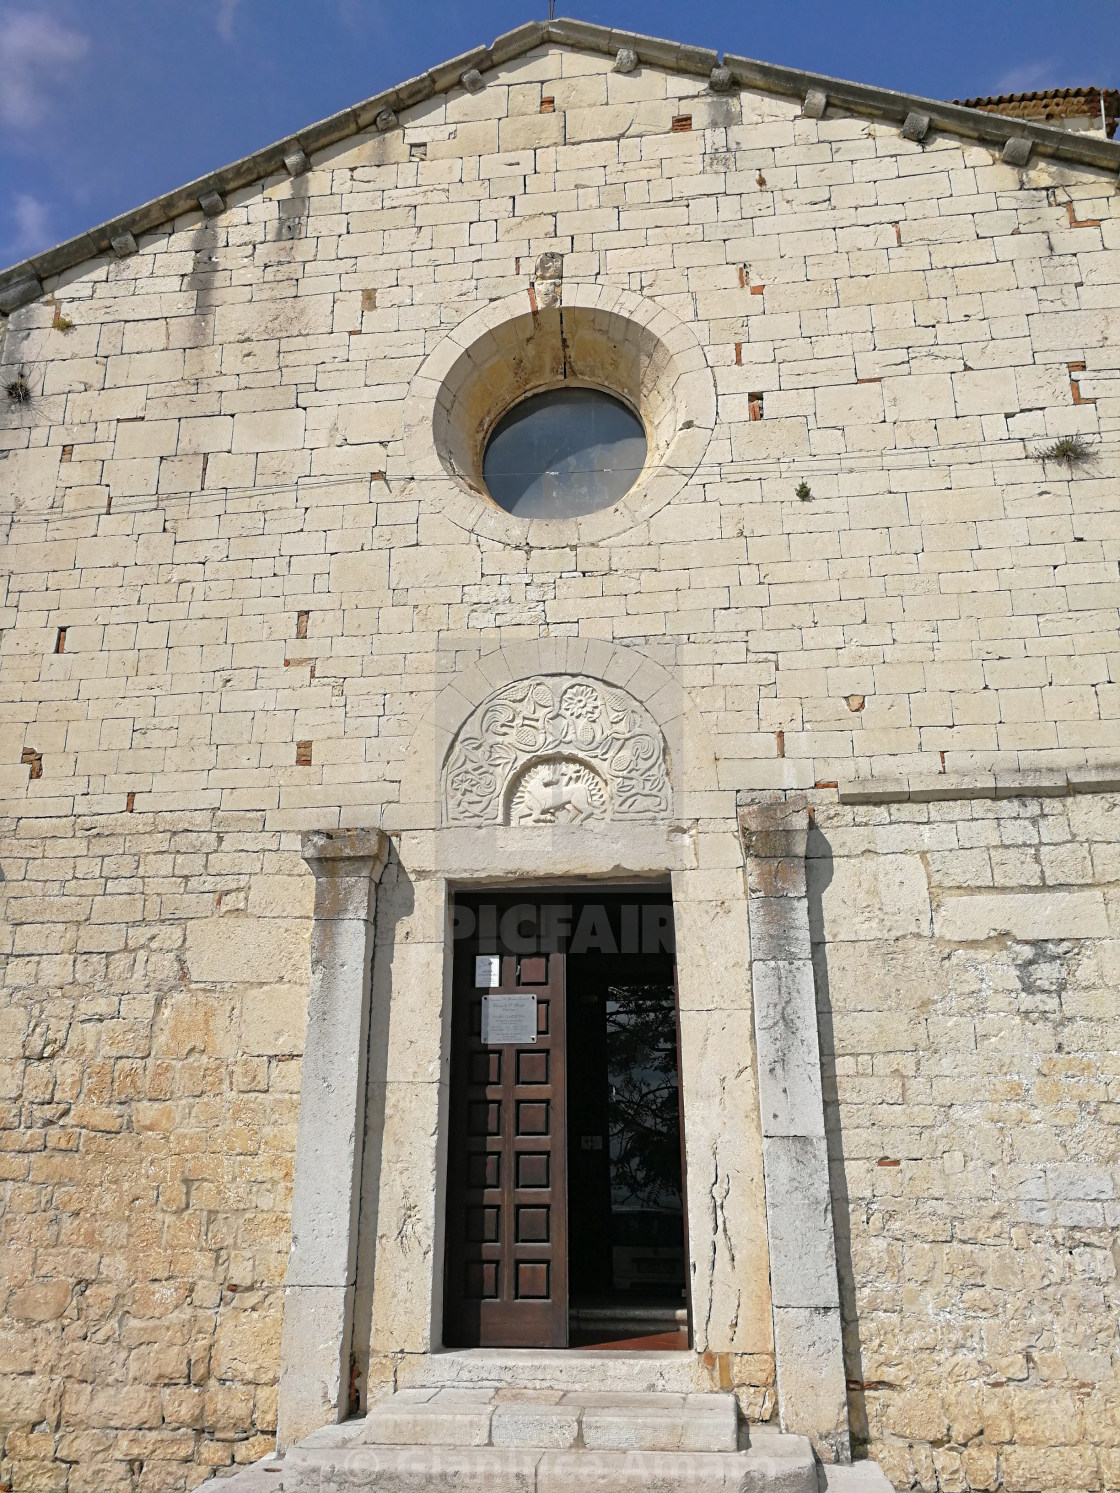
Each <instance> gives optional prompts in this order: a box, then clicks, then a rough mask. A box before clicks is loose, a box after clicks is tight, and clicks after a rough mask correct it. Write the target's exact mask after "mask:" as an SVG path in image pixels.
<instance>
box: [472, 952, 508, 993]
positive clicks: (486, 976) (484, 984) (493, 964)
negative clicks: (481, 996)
mask: <svg viewBox="0 0 1120 1493" xmlns="http://www.w3.org/2000/svg"><path fill="white" fill-rule="evenodd" d="M501 969H502V960H501V956H500V955H498V954H476V955H475V956H474V988H475V989H476V990H493V989H494V987H495V985H500V984H501V983H502V973H501Z"/></svg>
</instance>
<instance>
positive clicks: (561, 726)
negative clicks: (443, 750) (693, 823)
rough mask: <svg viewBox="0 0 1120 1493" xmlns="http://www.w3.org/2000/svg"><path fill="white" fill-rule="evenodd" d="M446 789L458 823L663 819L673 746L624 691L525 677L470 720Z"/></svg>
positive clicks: (456, 746) (450, 763)
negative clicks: (668, 754)
mask: <svg viewBox="0 0 1120 1493" xmlns="http://www.w3.org/2000/svg"><path fill="white" fill-rule="evenodd" d="M443 795H444V817H445V820H446V822H447V823H449V824H579V823H584V822H587V821H590V820H591V819H607V818H609V819H658V818H664V817H665V816H666V815H667V814H668V812H669V807H670V789H669V775H668V771H667V767H666V761H665V744H664V741H663V740H662V737H661V733H660V731H659V730H658V729H657V727H656V725H655V724H654V722H653V721H652V719H651V718H650V716H649V714H648V713H647V711H645V710H644V709H643V707H642V706H641V705H639V704H638V702H637V701H636V700H634V699H633V698H632V697H631V696H630V695H628V694H626V693H625V692H624V691H623V690H621V689H617V688H615V687H614V686H612V685H607V684H603V683H601V682H600V681H599V680H595V679H587V678H578V677H573V676H570V675H555V676H542V677H539V678H536V679H519V680H516V681H515V682H514V683H512V684H507V685H504V686H503V687H502V688H501V689H499V690H496V691H495V692H494V694H492V695H491V696H490V697H489V699H487V700H484V701H483V703H482V704H481V705H479V706H478V707H477V709H476V710H474V711H473V712H472V714H471V715H470V716H469V717H468V719H467V720H466V721H465V722H464V724H463V726H462V727H461V729H460V731H459V734H458V736H457V737H456V739H455V741H454V743H453V745H452V747H451V751H450V752H449V753H448V756H447V761H446V763H445V766H444V773H443Z"/></svg>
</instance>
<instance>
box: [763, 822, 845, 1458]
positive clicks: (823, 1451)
mask: <svg viewBox="0 0 1120 1493" xmlns="http://www.w3.org/2000/svg"><path fill="white" fill-rule="evenodd" d="M739 830H740V834H741V835H742V839H743V848H744V850H745V851H746V857H747V884H748V890H749V912H750V941H751V985H752V991H753V999H754V1023H755V1042H756V1047H757V1052H758V1085H759V1101H760V1104H761V1109H762V1156H763V1171H764V1174H765V1180H766V1228H767V1235H768V1239H769V1244H770V1289H771V1296H772V1299H773V1311H774V1347H775V1353H776V1358H777V1374H778V1413H779V1416H780V1418H781V1424H782V1430H783V1431H792V1432H796V1433H798V1434H800V1435H803V1436H808V1437H809V1438H810V1439H811V1441H812V1443H813V1446H814V1447H815V1448H816V1451H817V1453H818V1455H819V1456H820V1457H821V1460H822V1461H826V1462H849V1461H851V1448H850V1442H849V1435H848V1401H847V1391H846V1384H845V1376H844V1353H843V1344H842V1339H841V1332H840V1288H839V1283H838V1280H837V1275H836V1237H835V1233H834V1229H833V1222H832V1197H831V1192H830V1190H829V1178H828V1147H827V1142H826V1140H825V1129H824V1101H823V1097H822V1092H821V1059H820V1045H819V1042H818V1037H817V1005H816V988H815V984H814V980H813V963H812V954H811V950H810V947H809V904H808V897H807V894H806V885H805V851H806V846H807V843H808V838H809V811H808V806H807V802H806V800H805V798H804V796H803V795H801V794H796V795H795V794H790V795H789V796H788V797H786V798H785V799H784V800H782V801H780V802H775V803H764V804H752V805H751V806H749V807H748V808H744V809H742V810H740V813H739Z"/></svg>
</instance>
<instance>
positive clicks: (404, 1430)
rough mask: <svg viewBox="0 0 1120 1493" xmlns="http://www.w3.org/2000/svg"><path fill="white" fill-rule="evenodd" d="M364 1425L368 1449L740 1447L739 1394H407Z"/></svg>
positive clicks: (387, 1402) (374, 1408)
mask: <svg viewBox="0 0 1120 1493" xmlns="http://www.w3.org/2000/svg"><path fill="white" fill-rule="evenodd" d="M361 1427H362V1428H361V1431H360V1432H359V1433H357V1435H356V1438H355V1442H361V1443H362V1444H363V1445H367V1446H370V1445H378V1446H432V1447H436V1446H442V1447H452V1446H454V1447H482V1446H493V1447H537V1448H545V1447H547V1448H554V1449H565V1448H578V1447H584V1448H586V1449H587V1450H589V1451H649V1452H662V1451H665V1452H685V1451H687V1452H734V1451H738V1449H739V1410H738V1406H737V1404H736V1401H735V1396H734V1395H732V1394H671V1393H665V1392H661V1393H650V1392H648V1391H647V1392H645V1393H637V1394H627V1393H620V1392H618V1391H616V1392H614V1393H613V1394H612V1393H604V1392H601V1391H588V1390H576V1391H571V1390H569V1391H564V1390H518V1389H499V1390H492V1389H462V1388H454V1389H404V1390H399V1391H398V1392H397V1393H396V1394H392V1395H387V1396H385V1397H384V1398H383V1399H380V1400H377V1401H375V1403H374V1404H372V1405H371V1406H370V1408H369V1411H368V1413H367V1415H366V1417H365V1419H364V1421H363V1422H362V1423H361ZM351 1444H355V1443H351Z"/></svg>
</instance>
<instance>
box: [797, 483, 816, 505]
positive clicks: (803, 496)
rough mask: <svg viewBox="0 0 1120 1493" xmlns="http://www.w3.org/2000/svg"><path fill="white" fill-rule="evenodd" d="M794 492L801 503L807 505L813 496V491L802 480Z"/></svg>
mask: <svg viewBox="0 0 1120 1493" xmlns="http://www.w3.org/2000/svg"><path fill="white" fill-rule="evenodd" d="M794 492H795V493H796V494H797V496H798V498H799V499H800V500H801V502H802V503H807V502H808V501H809V499H810V498H811V497H812V496H813V489H812V488H811V487H810V486H809V484H808V483H807V482H806V481H805V480H804V478H802V480H801V481H800V482H799V483H798V484H797V486H796V487H795V488H794Z"/></svg>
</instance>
